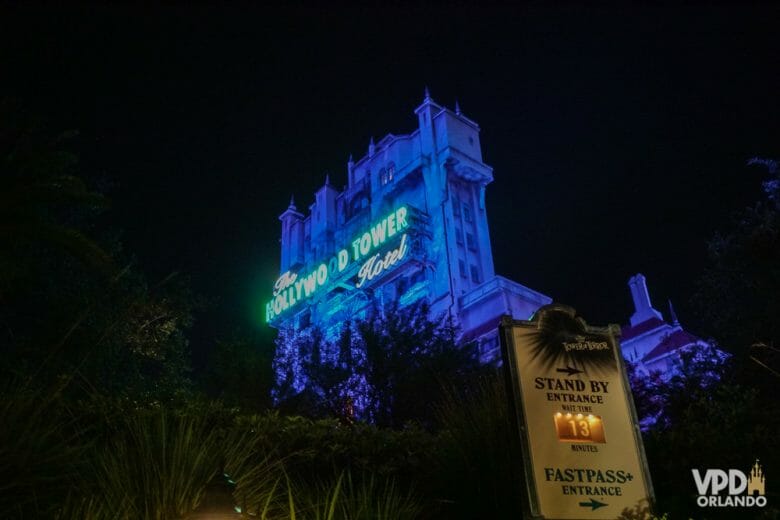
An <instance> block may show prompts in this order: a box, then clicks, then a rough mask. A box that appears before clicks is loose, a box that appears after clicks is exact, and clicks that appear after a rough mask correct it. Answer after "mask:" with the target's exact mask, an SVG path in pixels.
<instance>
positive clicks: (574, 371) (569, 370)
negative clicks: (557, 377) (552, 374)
mask: <svg viewBox="0 0 780 520" xmlns="http://www.w3.org/2000/svg"><path fill="white" fill-rule="evenodd" d="M555 371H556V372H564V373H566V374H569V375H570V376H573V375H574V374H582V370H579V369H577V368H572V367H566V368H557V369H555Z"/></svg>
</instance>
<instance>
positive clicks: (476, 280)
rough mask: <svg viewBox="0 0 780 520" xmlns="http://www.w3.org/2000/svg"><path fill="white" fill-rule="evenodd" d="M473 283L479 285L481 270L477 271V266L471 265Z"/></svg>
mask: <svg viewBox="0 0 780 520" xmlns="http://www.w3.org/2000/svg"><path fill="white" fill-rule="evenodd" d="M470 267H471V281H472V282H474V283H479V269H477V266H476V265H474V264H471V266H470Z"/></svg>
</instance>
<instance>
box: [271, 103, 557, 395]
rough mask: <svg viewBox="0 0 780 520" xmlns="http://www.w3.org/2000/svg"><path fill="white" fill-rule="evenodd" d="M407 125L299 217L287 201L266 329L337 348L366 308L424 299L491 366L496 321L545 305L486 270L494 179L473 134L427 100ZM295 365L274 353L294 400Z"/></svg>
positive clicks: (292, 357) (291, 352)
mask: <svg viewBox="0 0 780 520" xmlns="http://www.w3.org/2000/svg"><path fill="white" fill-rule="evenodd" d="M414 114H415V115H416V122H417V126H416V128H415V129H414V130H413V131H412V132H410V133H408V134H402V135H394V134H388V135H386V136H385V137H383V138H382V139H380V140H378V141H376V142H374V140H373V138H372V139H371V141H370V144H369V146H368V150H367V153H366V154H365V155H363V156H362V157H359V158H357V160H352V157H350V160H349V162H348V163H347V168H346V172H345V174H346V185H345V186H342V187H336V186H335V185H334V184H332V182H331V181H332V179H330V178H326V179H325V184H324V185H323V186H322V187H321V188H320V189H319V190H317V192H316V193H315V194H314V200H313V202H311V203H310V204H308V206H306V207H305V209H304V208H299V207H298V206H297V205H296V204H295V203H294V202H293V200H291V201H290V205H289V207H288V208H287V209H286V210H285V211H284V212H283V213H282V214H281V216H280V217H279V219H280V220H281V240H280V242H281V262H280V269H279V273H280V277H279V279H278V280H277V282H276V284H275V286H274V290H273V296H272V297H271V298H269V300H268V301H267V303H266V305H265V310H266V319H267V321H268V323H269V324H270V325H271V326H273V327H275V328H277V329H278V330H279V333H280V336H281V337H283V338H284V337H287V338H292V337H294V336H296V335H301V334H307V333H308V331H310V329H311V328H312V326H315V325H316V326H318V327H319V328H320V329H322V330H323V331H324V332H325V334H326V336H327V337H331V338H333V337H335V336H336V335H337V334H338V331H339V328H340V326H341V324H342V323H343V322H345V321H346V320H349V319H354V318H360V317H363V316H365V315H366V313H367V312H369V309H370V308H371V307H372V306H374V305H376V306H378V307H379V308H382V307H383V306H385V305H387V304H388V303H390V302H393V303H394V304H395V303H397V304H398V305H401V306H403V305H408V304H410V303H412V302H414V301H417V300H420V299H425V300H427V302H428V303H429V304H430V306H431V310H432V314H433V315H434V316H432V317H447V316H449V317H451V318H452V319H453V320H454V322H455V324H456V325H457V326H458V327H459V329H460V335H461V340H462V341H463V342H466V341H475V342H476V344H477V345H478V348H479V356H480V358H481V359H482V361H484V362H491V361H495V360H497V359H499V358H500V354H499V346H498V337H497V326H498V322H499V319H500V317H501V316H502V315H507V314H508V315H511V316H513V317H515V318H517V319H528V318H529V317H530V316H531V315H532V314H533V312H534V311H536V309H538V308H539V307H540V306H542V305H544V304H547V303H550V301H551V300H550V298H549V297H547V296H545V295H543V294H541V293H539V292H536V291H534V290H532V289H529V288H527V287H525V286H523V285H521V284H519V283H517V282H515V281H512V280H509V279H507V278H504V277H502V276H499V275H497V274H496V273H495V271H494V268H493V254H492V251H491V245H490V231H489V227H488V215H487V208H486V207H485V190H486V189H487V187H488V185H489V184H490V183H491V182H493V169H492V168H491V167H490V166H488V165H487V164H485V163H484V162H483V161H482V149H481V144H480V137H479V132H480V129H479V126H478V125H477V123H475V122H474V121H472V120H471V119H469V118H468V117H466V116H465V115H464V114H463V113H462V112H461V110H460V108H459V106H458V105H457V104H456V105H455V109H454V110H451V109H448V108H446V107H443V106H441V105H439V104H437V103H436V102H434V101H433V100H432V99H431V97H430V95H429V94H428V92H427V89H426V93H425V98H424V100H423V102H422V103H421V104H420V106H418V107H417V108H416V109H415V110H414ZM334 177H335V176H334ZM300 363H301V360H300V358H299V353H298V352H297V351H296V350H295V349H294V348H292V347H290V348H280V349H279V352H278V353H277V359H276V363H275V366H276V367H277V375H278V377H286V378H287V379H290V378H292V379H293V381H294V385H293V386H294V387H295V388H297V389H301V388H303V386H304V385H305V382H304V381H302V380H301V378H300V375H299V372H300Z"/></svg>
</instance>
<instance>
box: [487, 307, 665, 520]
mask: <svg viewBox="0 0 780 520" xmlns="http://www.w3.org/2000/svg"><path fill="white" fill-rule="evenodd" d="M618 330H619V329H618V328H617V326H610V327H591V326H589V325H587V324H586V323H585V321H583V320H582V319H581V318H578V317H576V314H575V311H574V309H571V308H570V307H566V306H562V305H547V306H545V307H542V308H541V309H540V310H539V311H538V312H537V313H536V314H535V315H534V317H533V319H532V320H531V321H517V320H512V319H511V318H508V317H507V318H505V319H504V320H503V321H502V324H501V340H502V353H503V356H504V366H505V370H507V373H508V375H509V378H510V380H511V386H512V388H511V395H512V398H513V399H512V401H513V406H514V411H515V414H516V418H517V426H518V432H519V435H520V443H521V448H522V454H523V465H524V477H525V478H524V485H525V488H526V491H527V496H528V500H527V507H526V516H527V517H528V518H534V519H545V520H553V519H560V520H564V519H566V520H572V519H605V520H606V519H614V518H617V517H618V516H620V514H621V513H622V512H623V511H624V510H626V509H630V510H633V509H635V508H637V506H639V509H646V510H647V511H649V508H646V507H644V506H648V505H649V504H651V503H652V500H653V490H652V484H651V482H650V475H649V472H648V469H647V463H646V460H645V456H644V448H643V446H642V439H641V436H640V433H639V426H638V422H637V417H636V412H635V410H634V406H633V400H632V397H631V393H630V388H629V386H628V380H627V378H626V371H625V366H624V364H623V359H622V356H621V354H620V348H619V345H618V342H617V339H616V335H617V331H618Z"/></svg>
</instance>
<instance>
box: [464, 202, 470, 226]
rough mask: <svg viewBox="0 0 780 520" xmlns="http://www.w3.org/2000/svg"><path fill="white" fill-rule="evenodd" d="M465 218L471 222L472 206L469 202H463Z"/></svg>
mask: <svg viewBox="0 0 780 520" xmlns="http://www.w3.org/2000/svg"><path fill="white" fill-rule="evenodd" d="M463 218H464V219H466V222H471V221H472V218H471V206H470V205H468V204H463Z"/></svg>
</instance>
